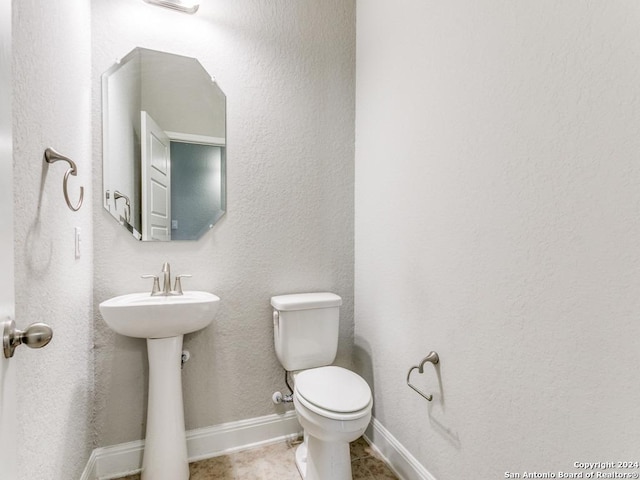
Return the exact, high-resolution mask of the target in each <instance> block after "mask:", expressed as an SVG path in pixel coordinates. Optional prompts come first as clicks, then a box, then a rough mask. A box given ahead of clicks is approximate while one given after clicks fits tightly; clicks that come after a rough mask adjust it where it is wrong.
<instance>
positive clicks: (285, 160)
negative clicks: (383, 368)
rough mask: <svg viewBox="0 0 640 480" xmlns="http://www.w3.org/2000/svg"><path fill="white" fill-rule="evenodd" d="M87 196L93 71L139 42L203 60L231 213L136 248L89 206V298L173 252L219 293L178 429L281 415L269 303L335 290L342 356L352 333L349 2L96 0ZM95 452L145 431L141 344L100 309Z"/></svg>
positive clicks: (199, 282) (196, 338)
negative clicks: (222, 137) (198, 234)
mask: <svg viewBox="0 0 640 480" xmlns="http://www.w3.org/2000/svg"><path fill="white" fill-rule="evenodd" d="M91 5H92V25H91V29H92V50H93V56H92V61H93V75H92V82H93V91H94V104H93V125H94V135H93V139H94V162H95V163H94V172H95V177H94V184H93V186H94V191H95V196H94V201H95V204H96V205H101V204H102V201H101V185H102V178H101V173H100V172H101V160H102V154H101V135H100V132H101V117H100V114H99V112H100V108H101V106H100V90H99V88H100V83H99V78H100V75H101V74H102V72H104V71H105V70H106V69H108V68H109V67H110V66H111V65H112V64H113V63H114V61H115V59H116V58H122V57H123V56H124V55H125V54H127V53H128V52H129V51H131V50H132V49H133V48H134V47H136V46H142V47H145V48H150V49H155V50H164V51H167V52H170V53H176V54H179V55H185V56H190V57H196V58H198V60H199V61H200V62H201V63H202V65H203V66H204V67H205V68H206V69H207V71H208V72H209V73H211V74H212V75H215V77H216V81H217V82H218V83H219V85H220V86H221V88H222V89H223V91H224V92H225V94H226V95H227V109H228V110H227V122H228V123H227V182H228V184H227V185H228V188H227V192H228V196H227V206H228V210H227V214H226V215H225V216H224V217H223V218H222V220H221V221H220V222H219V223H218V224H216V226H215V228H214V229H213V230H212V231H211V232H209V233H207V234H206V235H205V236H204V237H203V238H201V239H200V240H199V241H197V242H176V243H170V244H167V243H162V244H153V243H139V242H136V241H135V240H134V239H133V238H132V237H131V235H130V234H128V233H127V232H125V230H123V228H122V227H121V226H120V225H118V224H117V223H116V222H115V221H114V220H113V218H111V217H110V216H109V214H108V213H107V212H106V211H103V210H102V209H101V208H96V210H95V216H94V225H95V231H96V235H95V244H94V249H95V256H94V271H95V296H94V299H95V303H96V306H97V304H98V303H99V302H101V301H103V300H105V299H107V298H109V297H112V296H114V295H118V294H123V293H129V292H134V291H144V290H148V289H150V288H151V284H149V283H147V281H143V280H141V279H140V278H139V276H140V274H143V273H150V272H158V271H159V270H160V268H161V266H162V263H163V262H164V261H169V262H170V263H171V266H172V270H173V272H174V273H191V274H193V278H190V279H188V280H187V281H185V283H184V284H183V285H184V287H185V288H188V289H199V290H207V291H211V292H214V293H216V294H217V295H219V296H220V297H221V299H222V303H221V307H220V310H219V312H218V316H217V318H216V321H215V322H214V323H213V325H212V326H210V327H209V328H207V329H206V330H204V331H202V332H200V333H196V334H192V335H189V336H188V337H187V338H186V339H185V347H186V348H187V349H189V350H190V351H191V354H192V356H191V360H190V362H189V363H188V364H187V365H186V367H185V369H184V370H183V385H184V392H185V416H186V426H187V428H196V427H206V426H210V425H217V424H220V423H224V422H229V421H233V420H239V419H245V418H253V417H257V416H261V415H266V414H270V413H273V412H276V411H282V410H281V409H280V407H275V406H274V405H273V404H272V403H271V394H272V393H273V392H274V391H275V390H280V389H282V388H284V384H283V371H282V370H281V367H280V365H279V363H278V361H277V359H276V356H275V351H274V348H273V332H272V328H273V327H272V322H271V309H270V305H269V298H270V297H271V296H272V295H275V294H284V293H294V292H303V291H318V290H320V291H321V290H329V291H334V292H336V293H338V294H340V295H341V296H343V298H344V307H343V308H342V317H341V320H342V325H341V334H342V341H341V343H340V347H339V357H338V363H340V364H343V365H348V364H349V363H350V359H351V345H352V339H353V298H352V296H353V168H354V167H353V144H354V103H355V97H354V71H355V61H354V52H355V30H354V28H355V11H354V7H355V3H354V2H351V1H348V2H344V1H342V0H330V1H326V2H289V1H280V0H279V1H270V2H255V1H250V0H241V1H234V2H226V1H220V0H215V1H213V0H212V1H207V2H202V5H201V7H200V10H199V11H198V13H197V14H196V15H193V16H190V15H184V14H179V13H176V12H173V11H171V10H167V9H162V8H158V7H155V6H152V5H149V4H147V3H145V2H143V1H141V0H140V1H129V0H93V1H92V2H91ZM94 321H95V329H96V335H95V343H96V351H95V352H96V403H95V408H96V431H97V433H96V435H97V443H98V445H99V446H103V445H110V444H116V443H120V442H125V441H129V440H135V439H140V438H142V437H143V435H144V421H145V412H146V408H145V403H146V397H145V391H146V375H147V372H146V367H145V366H144V365H145V364H146V347H145V344H144V341H142V340H135V339H128V338H125V337H121V336H118V335H115V334H113V333H111V332H110V331H109V330H108V329H107V327H106V326H105V325H104V322H103V321H102V319H101V318H100V316H99V314H98V313H97V308H96V315H95V320H94Z"/></svg>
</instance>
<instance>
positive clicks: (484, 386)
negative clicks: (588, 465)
mask: <svg viewBox="0 0 640 480" xmlns="http://www.w3.org/2000/svg"><path fill="white" fill-rule="evenodd" d="M357 10H358V18H357V22H358V34H357V85H356V92H357V96H356V104H357V108H356V118H357V121H356V139H357V141H356V182H355V194H356V204H355V211H356V226H355V230H356V232H355V237H356V240H355V244H356V246H355V249H356V256H355V258H356V261H355V285H356V289H355V311H356V313H355V316H356V330H355V344H356V345H355V349H356V352H357V356H358V367H359V369H360V370H361V371H362V372H363V373H365V374H366V376H367V377H368V378H369V380H370V381H371V382H372V384H373V387H374V390H375V412H374V414H375V416H376V417H377V418H378V419H379V420H380V421H381V422H382V423H383V425H384V426H385V427H386V428H387V429H389V430H390V432H391V433H392V434H393V435H394V436H396V438H397V439H398V440H400V442H401V443H402V444H403V445H404V446H405V447H407V448H408V449H409V450H410V451H411V453H412V454H413V455H414V456H415V457H416V458H417V459H418V460H419V461H420V462H421V463H422V464H423V465H424V466H425V467H426V468H427V469H428V470H429V471H430V472H431V473H432V474H434V475H435V477H436V478H438V480H457V479H462V478H479V479H492V478H505V477H504V472H506V471H515V472H520V473H522V472H523V471H525V470H527V471H533V470H537V471H544V472H546V471H552V472H558V471H561V470H564V471H575V469H573V468H572V465H573V462H575V461H600V460H607V461H613V460H622V459H625V458H635V456H637V453H638V451H640V437H639V436H638V434H637V430H638V427H640V403H639V402H638V398H639V397H640V386H639V385H640V384H639V383H638V382H637V381H636V380H635V377H636V373H635V372H636V371H637V367H638V365H640V349H638V348H637V339H638V337H639V335H640V322H639V321H638V311H639V309H640V295H639V290H638V285H640V249H639V248H638V238H640V161H639V155H640V153H639V152H640V135H639V132H640V108H639V107H640V104H639V99H640V63H639V62H638V59H639V58H640V30H639V29H638V25H640V7H638V5H637V3H636V2H627V1H616V2H611V1H604V0H601V1H593V2H588V3H581V2H558V1H555V0H553V1H552V0H543V1H537V2H525V1H500V2H492V1H486V0H483V1H478V0H460V1H454V2H432V1H418V0H400V1H398V2H388V1H382V0H367V1H360V2H358V5H357ZM430 350H436V351H438V353H439V354H440V357H441V366H440V369H439V374H440V378H439V380H438V378H437V376H436V374H435V373H434V370H433V369H427V374H426V375H424V376H423V377H416V383H418V384H419V385H420V386H421V387H422V388H424V389H425V390H428V391H433V392H434V394H435V399H434V401H433V403H432V404H429V403H427V402H426V401H425V400H423V399H422V398H421V397H419V396H418V395H417V394H415V393H414V392H413V391H411V390H410V389H409V388H407V386H406V385H405V376H406V373H407V370H408V369H409V367H411V366H412V365H414V364H415V363H417V362H418V361H420V359H422V358H423V357H424V356H425V355H426V354H427V353H428V352H429V351H430ZM439 381H440V384H439Z"/></svg>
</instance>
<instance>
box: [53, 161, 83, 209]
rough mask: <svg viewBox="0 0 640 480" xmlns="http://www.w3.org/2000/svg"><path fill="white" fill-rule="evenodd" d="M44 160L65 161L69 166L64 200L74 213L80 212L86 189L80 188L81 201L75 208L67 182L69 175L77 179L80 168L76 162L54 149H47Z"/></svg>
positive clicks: (64, 186) (65, 176)
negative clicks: (70, 198)
mask: <svg viewBox="0 0 640 480" xmlns="http://www.w3.org/2000/svg"><path fill="white" fill-rule="evenodd" d="M44 159H45V160H46V161H47V163H55V162H57V161H58V160H64V161H65V162H67V163H68V164H69V169H68V170H67V172H66V173H65V174H64V179H63V181H62V190H63V193H64V200H65V202H67V206H68V207H69V208H70V209H71V210H73V211H74V212H77V211H78V210H80V207H81V206H82V200H83V199H84V187H82V186H81V187H80V199H79V200H78V203H77V205H76V206H75V207H74V206H73V204H72V203H71V200H69V191H68V190H67V181H68V180H69V175H73V176H74V177H75V176H76V175H77V174H78V168H77V167H76V164H75V162H74V161H73V160H71V159H70V158H68V157H65V156H64V155H62V154H60V153H58V152H56V151H55V150H54V149H53V148H47V149H46V150H45V151H44Z"/></svg>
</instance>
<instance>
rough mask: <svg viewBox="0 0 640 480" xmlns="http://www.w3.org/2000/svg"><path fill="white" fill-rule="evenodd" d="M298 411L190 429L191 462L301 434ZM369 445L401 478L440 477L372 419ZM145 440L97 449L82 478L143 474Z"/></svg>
mask: <svg viewBox="0 0 640 480" xmlns="http://www.w3.org/2000/svg"><path fill="white" fill-rule="evenodd" d="M301 432H302V428H301V427H300V424H299V423H298V419H297V418H296V414H295V411H293V410H291V411H289V412H287V413H285V414H284V415H277V414H274V415H267V416H264V417H258V418H250V419H248V420H240V421H238V422H230V423H224V424H222V425H216V426H213V427H207V428H199V429H196V430H190V431H188V432H187V451H188V454H189V462H196V461H198V460H204V459H206V458H212V457H217V456H219V455H224V454H228V453H233V452H236V451H239V450H244V449H248V448H253V447H257V446H260V445H266V444H269V443H276V442H280V441H283V440H285V439H287V438H291V437H296V436H298V435H300V433H301ZM365 438H366V440H367V442H369V444H371V446H372V447H373V448H374V449H375V450H376V451H377V452H378V453H379V454H380V456H382V457H383V458H384V459H385V461H386V462H387V464H388V465H389V466H390V467H391V469H392V470H393V471H394V473H395V474H396V475H397V476H398V477H399V478H400V479H401V480H436V478H435V477H434V476H433V475H431V474H430V473H429V472H428V471H427V470H426V469H425V468H424V467H423V466H422V465H421V464H420V462H418V461H417V460H416V459H415V457H413V455H411V453H409V451H408V450H407V449H406V448H405V447H404V446H403V445H402V444H401V443H400V442H398V440H396V438H395V437H394V436H393V435H391V433H390V432H389V431H388V430H387V429H386V428H384V426H383V425H382V424H381V423H380V422H379V421H378V420H377V419H375V418H372V420H371V423H370V424H369V428H367V432H366V433H365ZM143 451H144V440H137V441H134V442H129V443H121V444H119V445H113V446H110V447H102V448H97V449H95V450H94V451H93V452H92V453H91V457H90V458H89V461H88V462H87V466H86V467H85V469H84V472H83V474H82V477H80V480H110V479H114V478H120V477H124V476H127V475H131V474H135V473H139V472H140V470H141V469H142V453H143Z"/></svg>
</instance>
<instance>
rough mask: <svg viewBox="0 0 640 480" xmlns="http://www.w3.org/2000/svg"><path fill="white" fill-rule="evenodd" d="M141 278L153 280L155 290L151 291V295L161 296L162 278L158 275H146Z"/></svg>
mask: <svg viewBox="0 0 640 480" xmlns="http://www.w3.org/2000/svg"><path fill="white" fill-rule="evenodd" d="M140 278H153V288H152V289H151V295H159V294H160V278H159V277H158V275H152V274H149V273H148V274H145V275H140Z"/></svg>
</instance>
